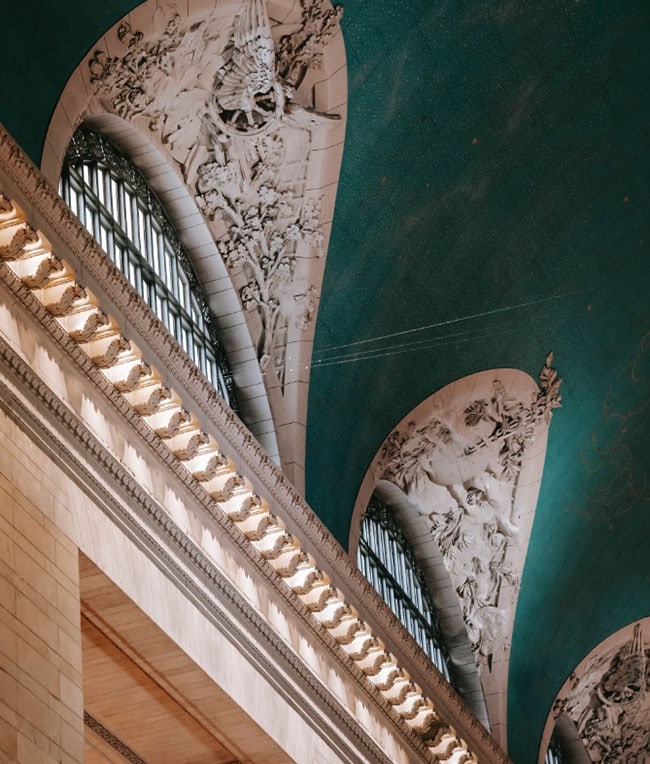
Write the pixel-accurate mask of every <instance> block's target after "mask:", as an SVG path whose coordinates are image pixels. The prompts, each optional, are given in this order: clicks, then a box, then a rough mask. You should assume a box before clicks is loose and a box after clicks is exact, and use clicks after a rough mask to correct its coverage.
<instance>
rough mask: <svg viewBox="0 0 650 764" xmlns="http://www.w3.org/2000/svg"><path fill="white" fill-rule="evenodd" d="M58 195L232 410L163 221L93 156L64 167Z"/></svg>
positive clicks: (202, 311)
mask: <svg viewBox="0 0 650 764" xmlns="http://www.w3.org/2000/svg"><path fill="white" fill-rule="evenodd" d="M92 136H93V140H95V141H98V142H101V149H102V152H103V154H104V155H106V156H108V158H109V159H110V153H111V151H115V150H114V149H113V148H112V146H110V144H108V143H107V142H105V141H104V139H103V138H101V136H98V135H97V134H92ZM119 158H120V160H121V161H122V162H126V161H128V160H126V159H125V158H124V157H121V155H120V156H119ZM133 172H134V173H137V170H135V168H133ZM142 182H143V183H144V181H142ZM61 194H62V196H63V197H64V199H65V200H66V202H67V204H68V206H69V207H70V209H71V210H72V211H73V212H74V213H75V215H77V217H78V218H79V220H80V221H81V222H82V224H83V225H84V226H85V228H86V229H87V230H88V232H89V233H91V234H92V235H93V236H94V238H95V239H96V240H97V242H98V243H99V244H100V246H101V247H102V249H103V250H104V251H105V252H106V253H107V254H108V256H109V257H110V258H111V260H112V261H113V263H114V264H115V265H116V266H117V268H119V270H120V271H122V273H123V274H124V275H125V277H126V278H127V279H128V281H129V282H130V284H131V285H132V286H133V287H134V289H136V291H137V292H138V293H139V294H140V296H141V297H142V298H143V299H144V300H145V302H146V303H147V304H148V305H149V307H150V308H151V309H152V310H153V312H154V313H155V314H156V315H157V316H158V318H159V319H160V320H161V321H162V323H163V324H164V325H165V327H166V328H167V329H168V331H169V332H170V333H171V334H172V335H173V336H174V338H175V339H176V340H177V341H178V342H179V344H180V345H181V346H182V347H183V349H184V350H185V352H186V353H187V354H188V355H189V356H190V358H191V359H192V361H193V362H194V363H195V364H196V366H197V367H198V368H199V369H200V370H201V372H202V373H203V375H204V376H205V377H206V379H207V380H208V381H209V382H210V384H212V386H213V387H214V388H215V390H216V391H217V392H218V393H219V394H220V395H221V397H223V398H224V399H225V400H226V402H227V403H228V404H229V405H230V407H231V408H233V409H235V410H237V405H236V398H235V396H234V390H233V383H232V379H231V376H230V373H229V372H228V370H227V368H226V363H225V358H224V357H223V351H222V350H221V348H220V347H219V343H218V339H217V338H216V329H215V327H214V326H213V325H212V321H211V320H210V318H209V316H206V312H207V308H205V307H203V308H202V306H201V304H200V302H199V300H198V299H197V295H196V293H195V292H196V289H197V286H196V285H193V286H192V285H191V284H190V278H191V277H190V276H189V274H188V272H187V269H186V267H184V265H183V264H182V263H181V262H179V257H178V250H179V247H180V246H181V245H180V242H177V241H176V242H174V241H172V240H171V239H170V233H169V227H170V226H171V223H167V226H165V227H167V231H165V230H163V227H164V223H163V222H162V221H161V220H160V219H159V218H160V215H158V216H156V215H154V214H152V211H151V210H150V209H149V207H148V205H147V203H146V201H145V200H144V199H142V198H141V194H139V193H138V191H136V190H135V189H134V188H133V187H132V186H131V185H130V184H129V183H127V182H126V181H125V180H124V179H123V178H122V177H120V175H119V174H118V173H117V172H116V171H115V170H114V169H112V168H111V167H110V166H109V165H108V163H105V162H102V161H99V160H97V159H95V158H92V159H89V160H83V159H82V158H78V157H77V158H75V159H74V160H70V161H67V162H66V165H65V166H64V170H63V173H62V177H61ZM194 279H196V277H194ZM220 356H221V357H220Z"/></svg>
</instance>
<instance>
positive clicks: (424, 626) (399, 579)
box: [357, 496, 454, 684]
mask: <svg viewBox="0 0 650 764" xmlns="http://www.w3.org/2000/svg"><path fill="white" fill-rule="evenodd" d="M357 565H358V567H359V570H360V571H361V572H362V573H363V575H364V576H365V577H366V578H367V579H368V581H369V582H370V584H371V586H372V587H373V589H375V591H376V592H377V593H378V594H379V595H380V596H381V598H382V599H383V600H384V602H385V603H386V604H387V605H388V607H389V608H390V609H391V610H392V612H393V613H394V615H395V616H396V617H397V618H398V619H399V620H400V621H401V623H402V624H403V625H404V628H405V629H406V630H407V631H408V632H409V634H410V635H411V636H412V637H413V639H414V640H415V641H416V642H417V643H418V644H419V645H420V647H421V648H422V650H423V652H424V653H426V655H428V656H429V658H430V659H431V661H432V663H433V664H434V665H435V666H436V668H437V669H438V670H439V671H440V673H441V674H442V675H443V676H444V677H445V679H446V680H447V681H448V682H450V683H451V684H454V677H453V671H452V665H451V661H450V658H449V654H448V652H447V649H446V646H445V642H444V638H443V636H442V632H441V631H440V626H439V623H438V613H437V610H436V607H435V605H434V604H433V599H432V597H431V593H430V591H429V588H428V586H427V583H426V579H425V576H424V573H423V572H422V569H421V568H420V564H419V562H418V561H417V558H416V557H415V554H414V552H413V549H412V547H411V545H410V544H409V542H408V541H407V539H406V537H405V535H404V533H403V531H402V529H401V528H400V526H399V524H398V523H397V521H396V519H395V517H394V515H393V513H392V512H391V511H390V509H389V508H388V507H387V506H386V505H385V504H384V503H383V502H382V501H381V500H380V499H378V498H377V497H376V496H372V497H371V499H370V501H369V502H368V507H367V508H366V511H365V513H364V514H363V517H362V519H361V536H360V539H359V546H358V549H357Z"/></svg>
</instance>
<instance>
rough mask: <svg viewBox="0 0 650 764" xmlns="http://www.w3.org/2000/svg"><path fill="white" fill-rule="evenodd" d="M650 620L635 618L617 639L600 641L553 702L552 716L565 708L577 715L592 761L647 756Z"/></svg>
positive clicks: (639, 761)
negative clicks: (647, 638)
mask: <svg viewBox="0 0 650 764" xmlns="http://www.w3.org/2000/svg"><path fill="white" fill-rule="evenodd" d="M648 623H649V621H648V619H645V621H644V622H637V623H635V624H634V625H633V626H630V627H626V629H624V630H622V632H619V637H618V639H615V640H614V642H611V641H610V640H608V641H607V642H605V643H602V644H601V645H599V646H598V647H597V648H596V649H595V650H594V651H593V652H592V653H591V654H590V655H589V656H588V657H587V658H586V659H585V660H584V661H583V662H582V663H581V664H580V666H579V667H578V668H577V669H576V671H575V672H573V673H572V674H571V676H570V677H569V680H568V681H567V683H566V684H565V686H564V687H563V688H562V690H561V691H560V693H559V695H558V697H557V699H556V701H555V703H554V705H553V711H552V717H553V719H555V718H557V717H558V716H559V715H560V714H561V713H565V714H567V715H568V716H569V717H570V718H571V719H572V720H573V721H574V723H575V725H576V727H577V730H578V734H579V735H580V738H581V739H582V741H583V743H584V745H585V748H586V749H587V752H588V754H589V757H590V760H591V761H592V762H594V764H645V762H647V761H648V756H649V755H650V643H647V642H644V634H643V626H644V625H645V626H646V627H647V625H648ZM622 640H624V641H622ZM621 642H622V644H621ZM608 643H609V644H608Z"/></svg>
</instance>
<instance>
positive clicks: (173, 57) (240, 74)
mask: <svg viewBox="0 0 650 764" xmlns="http://www.w3.org/2000/svg"><path fill="white" fill-rule="evenodd" d="M216 13H217V11H216V10H215V11H214V12H213V14H212V15H211V16H209V17H207V18H203V19H200V20H197V19H196V18H183V17H182V16H181V15H180V14H179V13H178V12H176V11H175V10H173V9H170V8H167V9H166V10H164V9H158V10H157V11H156V14H155V17H154V25H153V26H154V31H153V32H152V33H150V34H144V33H143V32H142V31H140V30H138V29H136V28H134V26H132V24H131V23H130V22H129V21H126V20H125V21H123V22H122V23H121V24H120V25H119V28H118V30H117V37H118V40H119V43H120V44H121V45H122V48H123V50H122V51H120V52H119V53H117V54H116V55H112V56H109V55H108V54H107V53H106V52H104V51H102V50H97V51H95V53H94V54H93V55H92V57H91V58H90V60H89V62H88V66H89V70H90V82H91V85H92V87H93V88H94V94H95V97H96V98H98V99H101V101H102V104H103V107H104V108H105V109H106V110H108V111H111V112H114V113H116V114H118V115H119V116H121V117H123V118H124V119H127V120H130V121H133V120H135V121H138V122H140V123H144V124H146V126H147V127H148V129H149V130H151V131H152V132H153V133H154V134H156V135H157V136H158V138H159V140H160V142H161V143H162V144H163V145H164V146H166V147H167V149H168V150H169V152H170V154H171V156H172V157H173V159H174V160H175V161H176V162H177V163H178V165H179V168H180V170H181V173H182V176H183V178H184V180H185V182H186V184H187V185H188V187H189V188H190V190H191V191H192V193H193V195H194V197H195V199H196V202H197V204H198V206H199V208H200V209H201V210H202V211H203V212H204V214H205V215H206V217H207V218H208V219H209V220H210V221H211V227H212V231H213V233H214V236H215V239H216V241H217V244H218V246H219V249H220V251H221V254H222V256H223V258H224V260H225V262H226V264H227V266H228V268H229V271H230V273H231V276H233V278H234V280H235V282H236V283H237V284H239V292H240V297H241V302H242V305H243V307H244V309H245V310H246V311H249V312H251V313H252V315H255V316H257V321H253V323H252V324H251V333H252V335H253V337H254V338H255V341H256V343H257V351H258V359H259V361H260V364H261V366H262V368H263V369H264V371H265V372H266V373H267V374H268V373H271V372H273V373H274V374H275V375H276V376H277V381H278V383H279V384H280V387H281V389H284V384H285V376H286V350H287V342H288V341H289V335H290V334H291V330H292V329H293V330H294V332H293V336H294V337H295V336H296V332H297V333H298V336H299V333H300V332H302V331H304V330H305V329H306V328H307V327H308V325H309V324H310V322H311V321H312V320H313V318H314V316H315V312H316V307H317V303H318V292H319V284H318V283H317V282H318V281H319V279H318V278H315V277H314V275H313V274H312V273H310V268H309V267H308V263H309V261H310V260H311V259H312V258H314V257H319V256H320V255H321V254H322V252H323V246H322V245H323V241H324V235H323V231H322V226H321V222H320V196H319V194H318V191H317V190H310V192H307V191H306V180H307V176H308V169H309V160H310V150H311V144H312V132H313V131H314V130H317V129H327V127H328V125H330V124H333V123H336V122H337V120H338V115H336V114H321V113H319V112H317V111H316V110H315V109H314V108H313V107H314V104H313V102H312V101H313V95H312V94H311V90H307V89H305V91H306V92H302V91H301V90H300V85H301V84H302V83H303V81H304V78H305V75H306V73H307V72H308V70H309V69H310V68H313V67H316V66H318V65H319V63H320V61H321V59H322V54H323V49H324V47H325V45H326V44H327V42H328V41H329V40H330V39H331V38H332V36H333V35H334V34H335V33H336V32H337V31H338V19H339V17H340V11H339V10H338V9H336V10H335V9H333V8H331V6H329V5H328V4H325V3H321V2H319V0H301V4H300V14H299V16H298V17H297V18H296V20H295V23H293V24H292V25H291V26H290V27H286V28H287V29H290V31H288V32H287V33H286V34H284V35H281V36H280V39H279V41H278V42H277V44H276V43H275V41H274V39H273V34H272V33H273V28H274V24H273V23H272V21H271V20H269V17H268V15H267V10H266V4H265V2H264V0H244V2H243V3H242V5H241V6H240V8H239V10H238V11H237V13H236V14H235V15H234V17H229V18H226V19H224V18H223V17H222V16H221V17H218V18H217V17H216V16H215V15H214V14H216ZM299 261H300V262H299ZM303 261H305V262H303ZM305 263H307V266H306V265H305ZM320 270H322V268H321V269H320Z"/></svg>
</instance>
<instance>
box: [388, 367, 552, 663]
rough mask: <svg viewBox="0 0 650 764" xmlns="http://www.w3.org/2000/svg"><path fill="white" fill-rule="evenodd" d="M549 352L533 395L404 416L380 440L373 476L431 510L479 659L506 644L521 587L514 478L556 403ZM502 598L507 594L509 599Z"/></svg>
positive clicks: (499, 386) (498, 388)
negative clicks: (412, 418) (515, 552)
mask: <svg viewBox="0 0 650 764" xmlns="http://www.w3.org/2000/svg"><path fill="white" fill-rule="evenodd" d="M552 361H553V356H552V354H550V355H549V356H548V357H547V359H546V362H545V364H544V366H543V368H542V370H541V372H540V386H539V388H537V390H536V392H535V393H534V394H533V396H532V399H530V400H522V399H521V398H520V397H517V396H512V395H508V393H507V391H506V388H505V386H504V383H503V381H502V380H501V379H499V378H496V379H495V380H494V381H493V383H492V394H491V396H489V397H480V398H475V399H470V400H468V401H467V402H466V403H465V404H462V403H461V404H460V409H458V408H457V405H456V408H455V409H454V411H453V412H452V411H450V410H441V411H439V412H436V413H434V414H433V415H431V416H430V417H429V418H428V419H427V420H426V421H425V422H424V423H420V424H416V423H415V422H409V423H407V424H406V425H405V426H404V427H402V428H399V429H397V430H395V431H394V432H393V433H391V435H390V436H389V437H388V438H387V440H386V441H385V443H384V445H383V447H382V449H381V451H380V458H379V463H378V476H379V477H380V478H383V479H385V480H389V481H391V482H392V483H394V484H395V485H397V486H399V487H400V488H401V489H402V490H403V491H404V492H405V493H406V495H407V496H408V497H409V498H410V499H411V500H412V501H413V503H414V504H415V505H416V506H417V507H418V509H419V511H420V512H421V513H422V514H423V515H424V516H425V517H426V518H427V520H428V523H429V529H430V533H431V535H432V537H433V539H434V540H435V542H436V544H437V546H438V548H439V550H440V552H441V554H442V557H443V560H444V563H445V567H446V568H447V570H448V572H449V574H450V576H451V580H452V582H453V584H454V586H455V589H456V593H457V595H458V597H459V599H460V603H461V609H462V614H463V619H464V622H465V626H466V628H467V633H468V637H469V639H470V642H471V643H472V645H473V647H474V650H475V655H476V659H477V663H478V664H479V665H481V663H483V662H487V664H488V665H489V664H490V663H491V656H492V655H493V653H494V650H495V649H496V646H497V645H501V646H505V647H507V644H508V640H509V629H508V627H507V618H508V617H510V615H509V613H510V612H511V610H512V606H513V602H514V597H515V596H516V592H517V591H518V589H519V570H518V567H517V566H516V565H514V564H513V561H512V559H511V557H512V555H511V554H510V551H511V548H512V547H514V546H515V545H518V544H520V543H521V541H522V540H521V538H520V537H521V528H520V527H519V525H518V521H517V517H516V512H515V497H516V490H517V480H518V476H519V473H520V471H521V469H522V464H523V460H524V458H525V454H526V450H527V448H528V447H529V446H530V445H531V444H532V443H533V441H534V439H535V436H536V434H537V432H538V426H539V425H541V424H544V425H547V424H548V421H549V419H550V416H551V412H552V411H553V409H555V408H558V407H559V406H560V394H559V388H560V382H561V380H560V379H559V377H558V376H557V373H556V371H555V369H553V368H552V366H551V363H552ZM506 600H508V601H507V602H506Z"/></svg>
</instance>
